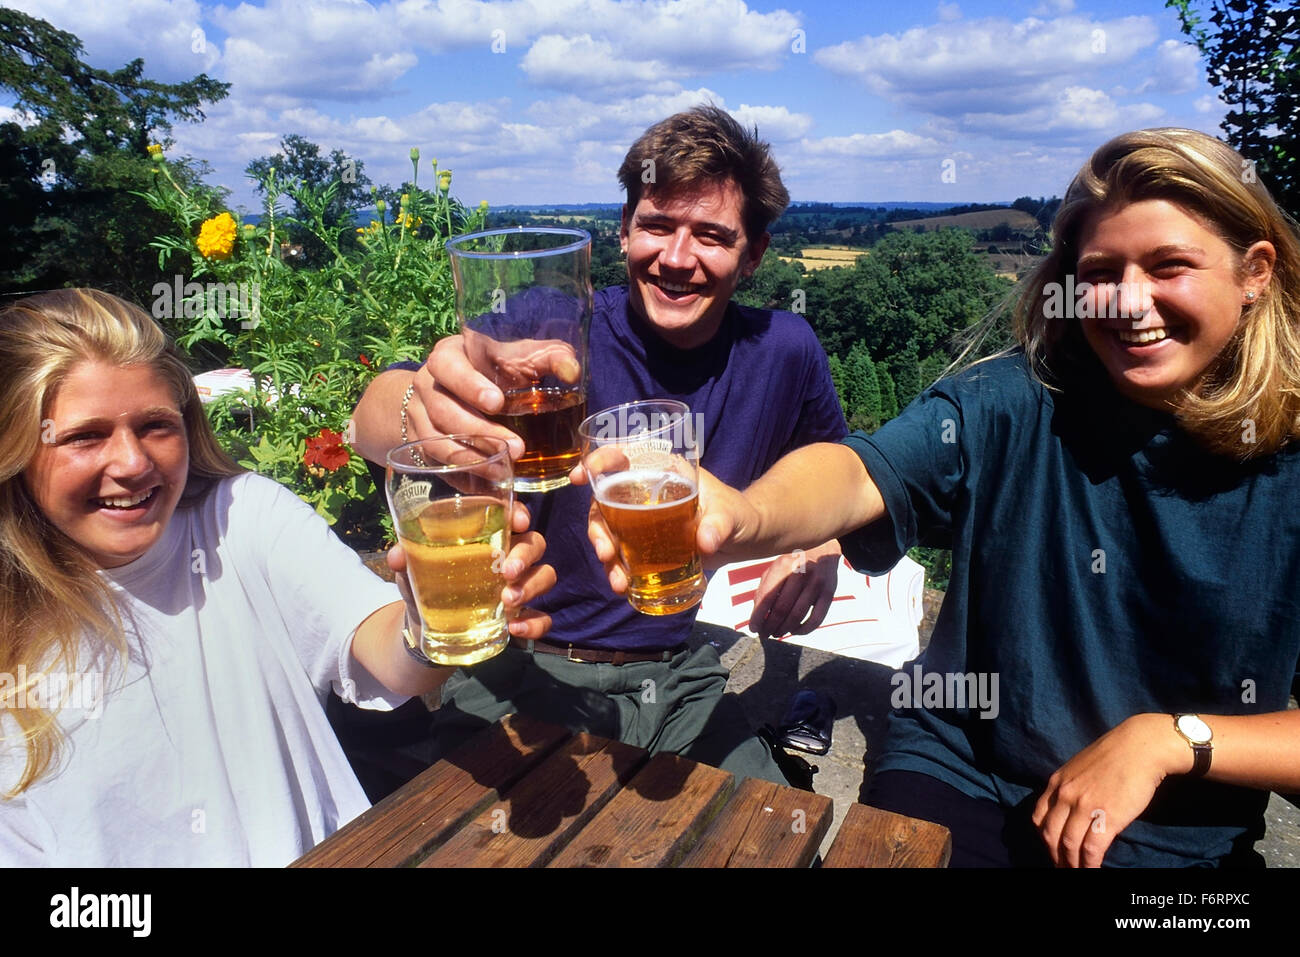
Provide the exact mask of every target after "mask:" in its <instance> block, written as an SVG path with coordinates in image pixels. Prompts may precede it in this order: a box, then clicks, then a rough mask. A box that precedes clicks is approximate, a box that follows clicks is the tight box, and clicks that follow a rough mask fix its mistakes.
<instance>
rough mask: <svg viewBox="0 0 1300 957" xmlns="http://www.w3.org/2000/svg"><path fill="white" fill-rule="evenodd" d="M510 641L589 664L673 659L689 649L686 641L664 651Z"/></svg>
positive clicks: (512, 636)
mask: <svg viewBox="0 0 1300 957" xmlns="http://www.w3.org/2000/svg"><path fill="white" fill-rule="evenodd" d="M510 643H511V644H512V645H515V646H516V647H518V648H522V649H523V650H524V651H527V652H529V653H530V654H536V653H538V652H540V653H541V654H544V655H564V656H565V657H566V658H568V659H569V660H570V661H584V662H587V663H588V664H606V665H625V664H628V663H630V662H633V661H672V659H673V656H674V655H676V654H679V653H681V652H683V651H685V650H686V649H687V647H688V646H687V644H686V642H684V641H683V642H682V643H681V644H680V645H674V646H673V647H672V648H666V649H664V650H663V651H606V650H604V649H601V648H575V647H573V645H561V644H558V643H556V642H552V641H546V640H545V639H543V640H541V641H532V640H531V639H528V638H519V637H516V636H515V635H511V636H510Z"/></svg>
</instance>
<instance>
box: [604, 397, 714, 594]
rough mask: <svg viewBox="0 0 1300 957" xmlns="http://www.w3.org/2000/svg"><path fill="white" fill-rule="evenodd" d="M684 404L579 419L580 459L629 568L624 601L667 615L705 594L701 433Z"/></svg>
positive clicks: (620, 409) (660, 403) (623, 408)
mask: <svg viewBox="0 0 1300 957" xmlns="http://www.w3.org/2000/svg"><path fill="white" fill-rule="evenodd" d="M697 425H698V423H697V418H696V416H694V415H692V414H691V411H690V409H689V408H688V407H687V406H686V404H685V403H683V402H676V401H672V400H667V399H664V400H655V401H645V402H630V403H628V404H626V405H620V406H616V407H614V408H612V409H606V410H604V411H603V412H598V413H596V414H595V415H593V416H591V417H590V418H588V419H586V420H584V421H583V423H582V425H581V427H580V431H581V434H582V464H583V467H584V468H585V469H586V471H587V475H588V476H589V478H590V480H591V488H592V494H593V495H594V496H595V497H596V503H597V506H598V507H599V509H600V515H601V517H602V518H603V519H604V520H605V524H606V525H607V526H608V527H609V530H610V533H611V534H612V535H613V537H614V544H615V546H616V547H617V549H618V556H619V561H620V563H621V564H622V566H623V570H624V571H625V572H627V577H628V589H627V600H628V602H629V603H631V605H632V607H633V608H635V609H636V610H637V611H639V612H642V613H644V614H647V615H672V614H676V613H677V612H679V611H685V610H686V609H688V608H691V607H693V606H695V605H697V604H698V603H699V601H700V599H701V598H703V597H704V588H705V585H706V582H705V580H704V569H703V566H702V564H701V561H700V553H699V549H698V548H696V545H695V532H696V529H697V527H698V525H699V502H700V496H699V487H700V482H699V464H700V453H701V451H702V449H701V446H700V440H701V436H700V434H699V429H698V427H697Z"/></svg>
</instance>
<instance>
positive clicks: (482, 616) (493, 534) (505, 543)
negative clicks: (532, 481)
mask: <svg viewBox="0 0 1300 957" xmlns="http://www.w3.org/2000/svg"><path fill="white" fill-rule="evenodd" d="M511 480H512V475H511V469H510V452H509V447H508V446H507V445H506V443H505V440H503V439H497V438H489V437H487V436H482V435H445V436H432V437H430V438H427V439H421V440H420V441H418V442H408V443H407V444H406V445H399V446H398V447H397V448H395V449H393V450H392V451H391V452H389V453H388V474H387V481H386V482H385V490H386V491H387V493H388V507H389V510H390V511H391V512H392V515H393V528H394V530H395V531H396V532H397V538H398V541H400V542H401V544H402V550H403V551H404V552H405V553H406V576H407V580H408V581H409V582H410V583H411V592H412V593H413V594H414V596H415V602H416V604H417V605H418V606H419V608H420V619H421V625H422V626H423V627H422V628H421V638H420V643H421V647H422V648H423V650H424V653H425V654H426V655H427V656H428V657H429V658H430V659H431V660H432V661H436V662H438V663H439V664H444V665H470V664H474V663H475V662H477V661H483V660H484V659H486V658H491V657H492V656H493V655H495V654H496V653H497V652H499V651H501V649H502V648H504V647H505V646H506V642H507V641H508V640H509V635H508V633H507V631H506V615H505V606H504V604H503V603H502V601H501V590H502V589H503V588H504V587H505V579H504V578H503V577H502V575H501V563H502V562H503V561H504V560H505V555H506V552H508V551H509V550H510V513H511V509H512V508H513V507H514V493H513V491H512V481H511Z"/></svg>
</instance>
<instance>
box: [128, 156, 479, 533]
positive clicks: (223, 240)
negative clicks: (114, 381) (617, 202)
mask: <svg viewBox="0 0 1300 957" xmlns="http://www.w3.org/2000/svg"><path fill="white" fill-rule="evenodd" d="M150 152H151V154H153V157H154V162H155V167H154V168H155V170H156V173H155V177H156V179H155V185H154V188H153V189H151V190H149V191H147V192H145V193H142V194H140V195H142V196H144V197H145V199H146V200H147V201H148V202H149V204H150V205H151V206H153V208H155V209H157V210H159V211H161V212H163V213H165V214H167V216H168V217H169V218H170V220H171V222H172V223H174V225H175V229H174V231H173V232H171V233H169V234H166V235H160V236H158V237H156V238H155V239H154V241H153V242H152V243H151V246H152V247H153V248H154V249H156V250H157V251H158V265H159V268H160V270H163V271H164V272H166V271H168V270H172V271H174V276H173V281H172V283H170V284H168V283H159V284H158V286H156V287H155V290H154V292H155V297H154V306H153V312H154V315H155V316H156V317H157V318H158V319H159V321H160V322H162V323H164V325H166V326H168V328H169V331H171V332H172V333H173V335H175V336H176V339H177V341H178V342H179V343H180V344H181V346H182V347H184V348H186V349H187V350H190V352H191V354H192V355H195V356H198V357H200V359H201V364H202V365H204V366H206V367H208V368H212V367H216V366H220V365H225V366H233V367H237V368H243V369H247V370H248V371H249V372H250V373H251V376H252V388H251V389H248V390H244V391H240V392H236V393H230V394H227V395H224V396H222V397H220V398H219V399H217V400H215V401H213V402H212V403H211V404H210V405H209V406H208V410H209V414H210V417H211V419H212V422H213V424H214V426H215V428H216V429H217V434H218V436H219V438H220V440H221V441H222V443H223V445H224V446H225V447H226V448H227V450H228V451H230V453H231V454H232V455H233V456H234V457H235V458H236V459H237V460H238V461H239V462H240V464H242V465H244V466H245V467H247V468H249V469H253V470H255V471H257V472H259V473H261V474H264V475H267V476H269V477H271V478H273V479H275V480H276V481H278V482H281V483H283V484H284V485H287V486H288V487H290V488H292V489H293V490H294V491H295V492H297V494H298V495H299V496H300V497H301V498H302V499H303V500H304V501H306V502H308V503H309V504H310V505H312V506H313V507H314V508H315V509H316V511H317V512H318V513H320V514H321V515H322V516H324V517H325V518H326V519H327V520H328V521H329V522H330V523H331V524H334V523H338V530H339V531H340V532H341V533H342V534H343V535H344V536H345V537H347V538H351V539H352V540H353V541H354V542H355V543H356V544H358V545H362V544H365V545H376V544H378V543H379V540H380V539H381V537H382V535H383V533H382V531H381V530H382V528H383V527H384V524H383V516H384V515H385V513H386V509H385V508H384V506H383V496H382V494H381V493H380V491H379V490H378V489H376V488H375V485H374V483H373V482H372V481H371V478H370V474H369V470H368V469H367V467H366V465H365V462H364V461H363V460H362V459H361V457H360V456H359V455H357V454H356V453H355V452H354V451H352V450H351V448H350V447H349V446H348V441H349V439H350V438H351V436H350V434H349V432H348V428H349V422H350V417H351V414H352V409H353V407H354V406H355V404H356V401H357V399H358V398H359V397H360V395H361V392H362V390H364V388H365V387H366V385H367V384H368V383H369V382H370V380H371V379H372V378H373V377H374V376H375V375H376V374H377V373H378V372H379V371H381V370H382V369H383V368H384V367H385V366H387V365H388V364H389V363H391V362H395V361H398V360H409V359H420V358H422V357H423V356H424V355H425V354H426V352H427V351H428V349H429V348H430V347H431V346H432V345H433V343H434V342H435V341H436V340H437V339H439V338H441V337H442V336H445V335H448V334H449V333H452V332H454V331H455V329H456V316H455V308H454V303H455V297H454V289H453V285H452V279H451V269H450V263H449V262H448V258H447V253H446V250H445V243H446V241H447V239H448V238H449V237H450V236H451V235H453V234H457V233H461V232H466V231H471V230H474V229H478V228H481V226H482V224H483V222H484V220H485V218H486V215H487V206H486V204H481V205H480V206H479V207H478V208H477V209H475V210H468V209H466V208H465V207H464V206H462V205H461V204H460V203H458V202H457V201H456V200H454V199H453V198H452V197H451V196H450V185H451V184H450V174H449V173H448V171H446V170H443V171H440V172H439V171H438V170H437V168H436V166H435V177H436V180H435V181H436V182H437V184H438V188H437V189H436V190H433V191H425V190H421V189H418V188H416V187H415V183H416V179H417V176H418V172H419V153H418V151H416V150H412V151H411V164H412V180H411V182H412V187H413V188H412V189H411V190H410V191H409V193H408V194H403V198H402V201H401V202H400V204H399V208H398V210H397V211H396V213H395V215H394V216H393V218H392V219H391V220H389V218H388V216H387V213H388V208H387V204H386V203H384V202H382V201H379V202H377V203H376V209H377V212H378V217H379V218H378V219H376V220H374V221H372V222H370V223H369V224H367V225H365V226H356V225H355V224H354V223H353V222H352V221H351V220H350V219H349V218H347V217H344V218H342V219H341V220H340V219H339V217H338V216H337V215H335V214H334V213H333V210H334V209H335V206H336V204H335V203H334V201H335V198H336V192H337V189H338V188H339V184H338V183H332V184H329V185H326V186H323V187H322V186H310V185H305V184H302V183H300V182H294V183H290V184H285V183H284V182H283V181H282V180H281V179H280V176H279V173H278V172H277V170H276V169H275V168H274V167H272V168H270V169H269V170H268V171H267V172H266V174H265V176H264V178H263V179H262V181H261V183H260V187H261V189H260V191H261V192H262V193H263V195H264V196H265V198H266V199H265V206H264V210H263V215H262V217H261V220H260V222H257V223H241V222H239V221H238V220H237V219H235V217H233V216H232V215H231V214H230V213H228V212H225V211H222V210H220V209H217V208H215V206H214V204H213V202H212V197H211V196H210V195H208V194H204V193H201V192H199V191H196V190H193V189H188V188H186V186H185V185H184V183H183V182H182V181H180V180H179V179H178V178H177V177H174V176H173V175H172V173H171V170H170V169H169V167H168V163H167V162H166V160H165V159H164V158H163V156H162V151H161V150H160V149H157V148H156V147H151V148H150ZM286 199H287V200H291V201H292V203H293V205H294V208H295V209H296V210H298V211H299V214H298V215H297V216H294V217H289V216H287V215H286V214H285V213H284V211H283V208H282V205H281V203H282V201H284V200H286ZM288 230H292V231H294V232H295V233H297V234H299V235H301V234H302V233H303V232H307V233H310V235H312V236H313V237H314V238H315V240H316V242H317V243H318V245H319V248H321V249H323V250H325V254H324V256H323V257H322V258H323V261H322V262H321V264H320V265H319V267H317V268H294V267H293V266H291V265H289V264H288V263H286V262H285V256H286V253H288V252H289V251H290V249H291V245H290V244H289V243H288V242H286V236H287V231H288ZM345 232H350V233H352V234H355V235H356V237H357V239H358V242H357V243H356V246H355V248H351V249H345V248H343V246H344V244H343V243H342V238H343V236H344V234H345Z"/></svg>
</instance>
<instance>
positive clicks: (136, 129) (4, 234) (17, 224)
mask: <svg viewBox="0 0 1300 957" xmlns="http://www.w3.org/2000/svg"><path fill="white" fill-rule="evenodd" d="M81 55H82V44H81V41H80V40H79V39H78V38H77V37H76V36H74V35H73V34H71V33H67V32H65V31H62V30H57V29H55V28H54V27H53V26H51V25H50V24H49V23H47V22H45V21H44V20H40V19H37V18H36V17H31V16H28V15H26V14H24V13H20V12H18V11H16V10H12V9H8V8H0V90H3V91H5V92H7V93H8V94H9V95H10V96H12V98H13V102H14V105H15V108H16V109H17V110H18V111H19V113H20V114H24V116H23V119H22V121H21V122H15V121H9V122H6V123H3V124H0V209H3V210H4V215H3V216H0V288H4V289H37V288H53V287H59V286H65V285H69V284H85V285H95V286H99V287H101V288H105V289H109V290H111V291H114V292H117V293H119V294H122V295H124V296H126V297H128V298H134V299H135V300H136V301H141V302H142V301H145V299H146V298H147V296H148V290H149V289H150V288H151V286H152V284H153V283H154V282H156V281H157V280H158V279H159V278H160V271H159V267H158V262H157V256H156V254H155V253H154V252H152V251H151V250H149V249H148V243H149V240H150V239H151V237H152V236H153V235H154V234H155V233H156V232H157V231H158V230H159V229H161V228H164V227H165V225H166V224H165V221H164V220H163V219H162V218H161V217H160V216H159V215H158V213H157V212H156V211H155V210H152V209H151V208H150V207H149V206H148V204H147V203H145V202H144V200H143V199H141V198H140V197H139V196H138V195H136V194H137V193H140V192H143V191H145V190H147V189H148V188H149V186H150V184H151V182H152V177H153V176H154V175H156V174H155V173H154V165H153V163H152V162H151V161H150V158H149V156H148V154H147V153H146V148H147V147H148V146H149V145H150V144H151V143H158V144H160V145H162V146H167V145H169V144H170V142H171V140H170V137H169V135H168V134H169V132H170V130H171V128H172V123H173V122H174V121H177V120H180V121H199V120H202V119H203V117H204V113H203V110H204V106H205V105H206V104H208V103H214V102H216V101H218V100H220V99H222V98H223V97H225V96H226V94H227V92H228V90H229V84H226V83H220V82H218V81H216V80H213V79H211V78H209V77H208V76H206V75H199V76H197V77H195V78H194V79H192V80H188V81H186V82H184V83H171V84H169V83H159V82H156V81H154V80H150V79H147V78H146V77H145V76H144V61H142V60H139V59H136V60H132V61H131V62H130V63H128V64H126V66H124V67H122V68H121V69H119V70H113V71H109V70H101V69H97V68H94V67H91V66H89V65H87V64H86V63H85V62H83V61H82V59H81ZM175 170H176V173H175V175H176V176H177V177H178V178H179V179H180V180H181V181H183V182H186V183H188V184H191V185H197V184H198V182H199V180H200V178H201V175H202V173H203V170H202V169H201V168H199V167H197V166H196V164H192V163H188V162H185V161H178V162H177V163H176V164H175ZM209 192H210V193H211V192H213V191H211V190H209Z"/></svg>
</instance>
